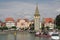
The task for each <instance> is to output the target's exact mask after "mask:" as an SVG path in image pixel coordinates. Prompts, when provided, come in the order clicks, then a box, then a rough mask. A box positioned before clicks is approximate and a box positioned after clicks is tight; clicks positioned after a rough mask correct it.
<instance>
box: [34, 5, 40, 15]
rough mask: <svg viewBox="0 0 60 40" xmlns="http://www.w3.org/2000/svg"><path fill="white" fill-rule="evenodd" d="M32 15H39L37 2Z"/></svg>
mask: <svg viewBox="0 0 60 40" xmlns="http://www.w3.org/2000/svg"><path fill="white" fill-rule="evenodd" d="M34 16H40V14H39V10H38V4H37V5H36V10H35V14H34Z"/></svg>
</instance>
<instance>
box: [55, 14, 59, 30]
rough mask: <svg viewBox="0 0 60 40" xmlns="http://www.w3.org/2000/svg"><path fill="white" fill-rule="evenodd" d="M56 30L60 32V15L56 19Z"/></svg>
mask: <svg viewBox="0 0 60 40" xmlns="http://www.w3.org/2000/svg"><path fill="white" fill-rule="evenodd" d="M55 24H56V28H57V29H59V30H60V14H59V15H57V16H56V18H55Z"/></svg>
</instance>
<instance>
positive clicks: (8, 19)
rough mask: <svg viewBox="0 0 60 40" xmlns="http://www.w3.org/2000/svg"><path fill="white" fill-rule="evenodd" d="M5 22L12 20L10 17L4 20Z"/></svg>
mask: <svg viewBox="0 0 60 40" xmlns="http://www.w3.org/2000/svg"><path fill="white" fill-rule="evenodd" d="M5 21H14V19H13V18H12V17H8V18H6V19H5Z"/></svg>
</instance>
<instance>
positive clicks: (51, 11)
mask: <svg viewBox="0 0 60 40" xmlns="http://www.w3.org/2000/svg"><path fill="white" fill-rule="evenodd" d="M36 3H38V8H39V13H40V16H41V18H46V17H51V18H55V17H56V16H57V15H58V14H60V0H0V20H4V19H5V18H7V17H13V18H14V19H18V18H27V19H33V17H34V13H35V8H36Z"/></svg>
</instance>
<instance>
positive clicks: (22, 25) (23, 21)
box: [16, 19, 29, 29]
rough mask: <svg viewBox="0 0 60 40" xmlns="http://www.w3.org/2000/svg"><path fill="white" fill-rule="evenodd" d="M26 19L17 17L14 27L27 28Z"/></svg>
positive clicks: (27, 22)
mask: <svg viewBox="0 0 60 40" xmlns="http://www.w3.org/2000/svg"><path fill="white" fill-rule="evenodd" d="M27 20H28V19H18V21H17V26H16V27H17V28H21V29H23V28H24V29H25V28H29V21H27Z"/></svg>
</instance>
